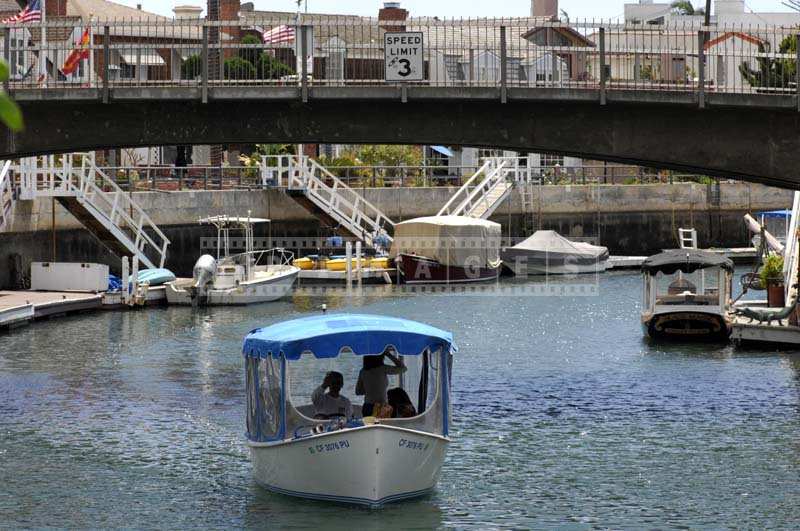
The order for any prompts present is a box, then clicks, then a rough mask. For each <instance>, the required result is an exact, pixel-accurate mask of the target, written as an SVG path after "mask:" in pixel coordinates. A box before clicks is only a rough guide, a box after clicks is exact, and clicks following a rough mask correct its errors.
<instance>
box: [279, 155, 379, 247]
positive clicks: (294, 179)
mask: <svg viewBox="0 0 800 531" xmlns="http://www.w3.org/2000/svg"><path fill="white" fill-rule="evenodd" d="M293 162H294V163H296V164H297V166H298V168H299V169H300V171H290V172H289V183H288V184H289V186H288V187H289V189H293V188H294V189H297V188H301V189H303V190H305V191H306V193H308V194H309V195H311V196H312V197H314V198H315V199H316V200H317V201H319V202H321V203H322V204H323V205H325V206H326V207H327V208H328V209H329V212H328V214H331V215H338V216H339V217H342V218H344V220H345V221H347V222H349V223H352V224H353V225H354V226H356V227H358V228H359V229H360V230H361V231H362V233H363V236H364V237H365V239H369V241H368V242H367V243H369V244H370V245H374V241H373V239H374V238H375V237H376V236H378V235H383V236H384V237H386V238H387V239H388V241H390V242H391V241H392V238H391V236H390V235H389V233H388V231H387V227H390V228H392V229H393V228H394V222H392V220H391V219H389V218H388V217H387V216H386V215H385V214H384V213H383V212H381V211H380V210H379V209H378V208H377V207H376V206H374V205H373V204H372V203H370V202H369V201H367V200H366V199H364V197H362V196H361V195H360V194H358V193H357V192H356V191H354V190H353V189H352V188H350V187H349V186H347V184H345V183H344V181H342V180H340V179H339V178H338V177H336V176H335V175H333V174H332V173H331V172H330V171H328V170H327V169H325V168H324V167H323V166H322V165H320V164H319V163H318V162H317V161H316V160H314V159H312V158H310V157H305V156H304V157H300V158H297V157H296V158H295V159H294V161H293ZM317 172H319V173H321V174H322V175H323V176H324V177H325V178H327V179H330V180H331V181H333V186H332V187H331V186H329V185H328V184H327V183H326V182H325V181H324V180H323V179H321V178H320V177H318V176H317V175H316V173H317ZM297 185H299V186H297ZM320 189H321V190H325V192H326V193H327V194H328V196H329V198H327V199H326V198H325V197H324V196H323V195H322V194H321V193H320V192H319V191H318V190H320ZM346 194H349V196H350V197H346ZM342 207H344V208H346V209H347V211H349V215H347V212H345V211H344V210H343V208H342ZM365 225H366V226H365Z"/></svg>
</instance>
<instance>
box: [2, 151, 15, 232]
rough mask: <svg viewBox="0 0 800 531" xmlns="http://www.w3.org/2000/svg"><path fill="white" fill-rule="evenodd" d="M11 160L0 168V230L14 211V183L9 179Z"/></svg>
mask: <svg viewBox="0 0 800 531" xmlns="http://www.w3.org/2000/svg"><path fill="white" fill-rule="evenodd" d="M10 170H11V161H10V160H7V161H6V162H5V164H3V169H2V170H0V230H3V229H4V228H5V225H6V224H7V223H8V220H9V219H10V218H11V216H12V215H13V212H14V183H13V182H12V180H11V171H10Z"/></svg>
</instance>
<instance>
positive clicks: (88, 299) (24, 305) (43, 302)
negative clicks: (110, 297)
mask: <svg viewBox="0 0 800 531" xmlns="http://www.w3.org/2000/svg"><path fill="white" fill-rule="evenodd" d="M102 307H103V295H102V294H99V293H76V292H52V291H47V292H44V291H0V328H14V327H17V326H22V325H25V324H28V323H29V322H31V321H33V320H36V319H45V318H48V317H56V316H60V315H67V314H72V313H77V312H85V311H90V310H99V309H100V308H102Z"/></svg>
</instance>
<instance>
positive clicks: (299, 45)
mask: <svg viewBox="0 0 800 531" xmlns="http://www.w3.org/2000/svg"><path fill="white" fill-rule="evenodd" d="M301 2H302V0H297V15H296V16H295V27H294V55H295V65H294V66H295V69H296V72H297V87H298V89H300V90H303V89H302V87H303V81H305V80H304V79H302V77H303V63H302V61H305V60H306V58H305V57H301V56H300V54H301V53H302V51H303V41H304V40H305V32H304V31H303V27H302V26H301V25H300V24H301V21H300V19H301V17H302V15H301V11H300V9H301V8H300V4H301ZM297 160H298V161H302V160H303V144H297Z"/></svg>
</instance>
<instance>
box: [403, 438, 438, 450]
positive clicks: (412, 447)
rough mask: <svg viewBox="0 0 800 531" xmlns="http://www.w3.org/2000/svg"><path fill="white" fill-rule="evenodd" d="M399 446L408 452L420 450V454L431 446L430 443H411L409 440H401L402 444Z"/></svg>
mask: <svg viewBox="0 0 800 531" xmlns="http://www.w3.org/2000/svg"><path fill="white" fill-rule="evenodd" d="M397 444H398V446H399V447H400V448H405V449H407V450H419V451H420V452H424V451H425V450H427V449H428V446H430V445H429V444H428V443H421V442H417V441H410V440H408V439H400V442H398V443H397Z"/></svg>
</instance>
